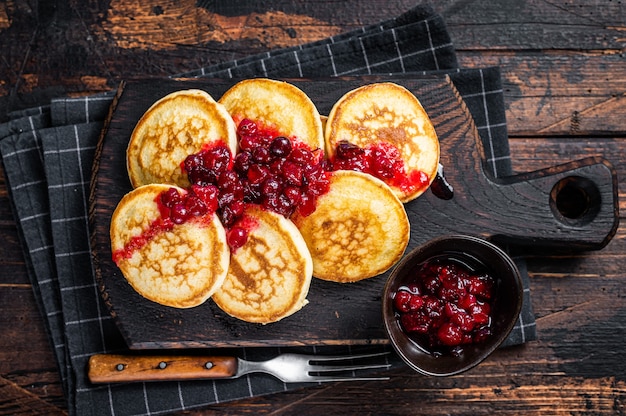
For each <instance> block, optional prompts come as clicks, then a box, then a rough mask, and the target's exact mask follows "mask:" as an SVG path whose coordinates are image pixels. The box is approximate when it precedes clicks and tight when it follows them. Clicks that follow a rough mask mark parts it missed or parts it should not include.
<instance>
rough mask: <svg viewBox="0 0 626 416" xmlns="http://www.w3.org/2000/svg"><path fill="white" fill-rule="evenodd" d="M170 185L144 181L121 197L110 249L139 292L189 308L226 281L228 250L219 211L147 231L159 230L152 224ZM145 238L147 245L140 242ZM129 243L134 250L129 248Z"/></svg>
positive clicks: (155, 299) (180, 189) (155, 300)
mask: <svg viewBox="0 0 626 416" xmlns="http://www.w3.org/2000/svg"><path fill="white" fill-rule="evenodd" d="M171 187H172V186H171V185H162V184H152V185H144V186H141V187H139V188H136V189H134V190H133V191H131V192H129V193H128V194H126V195H125V196H124V197H123V198H122V200H121V201H120V202H119V204H118V205H117V207H116V209H115V211H114V213H113V217H112V218H111V228H110V234H111V250H112V252H113V253H114V258H115V259H116V262H117V265H118V267H119V268H120V270H121V271H122V274H123V275H124V277H125V278H126V280H127V281H128V283H129V284H130V285H131V286H132V287H133V288H134V289H135V290H136V291H137V292H138V293H139V294H140V295H142V296H143V297H145V298H147V299H149V300H151V301H153V302H157V303H160V304H162V305H165V306H171V307H174V308H190V307H193V306H197V305H200V304H201V303H203V302H204V301H206V300H207V299H208V298H209V297H210V296H211V295H212V294H213V292H214V291H215V290H216V289H217V288H219V287H220V286H221V285H222V282H223V281H224V279H225V277H226V272H227V271H228V263H229V256H230V251H229V249H228V245H227V244H226V232H225V230H224V227H223V226H222V224H221V223H220V221H219V219H218V218H217V216H216V215H215V214H208V215H207V216H206V217H204V218H200V219H198V220H195V219H194V220H190V221H187V222H184V223H182V224H180V225H174V226H173V227H172V228H171V229H170V230H165V229H161V230H160V231H156V232H155V233H154V234H155V235H154V236H152V237H151V236H150V235H149V234H150V232H151V231H155V230H157V228H156V227H155V226H154V224H155V221H157V220H158V219H159V218H160V213H159V206H158V205H157V203H156V202H155V198H157V196H158V195H159V194H160V193H161V192H162V191H165V190H167V189H169V188H171ZM178 191H179V193H181V194H182V193H184V192H185V191H184V190H183V189H182V188H178ZM141 239H144V240H145V243H141V242H140V243H137V241H138V240H139V241H140V240H141ZM133 240H134V241H133ZM131 244H135V248H129V245H131ZM124 250H125V251H124ZM121 251H124V252H123V254H121V255H120V252H121ZM124 254H126V255H124Z"/></svg>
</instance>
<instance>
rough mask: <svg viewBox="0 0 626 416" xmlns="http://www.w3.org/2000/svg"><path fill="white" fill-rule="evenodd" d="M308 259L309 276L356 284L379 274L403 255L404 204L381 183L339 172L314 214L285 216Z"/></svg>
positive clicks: (405, 235) (405, 237) (406, 228)
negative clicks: (303, 244)
mask: <svg viewBox="0 0 626 416" xmlns="http://www.w3.org/2000/svg"><path fill="white" fill-rule="evenodd" d="M291 219H292V220H293V221H294V223H295V224H296V226H297V227H298V229H299V230H300V232H301V233H302V236H303V237H304V240H305V241H306V243H307V246H308V248H309V251H310V252H311V256H312V258H313V275H314V276H315V277H317V278H319V279H323V280H330V281H334V282H341V283H347V282H356V281H358V280H362V279H366V278H369V277H373V276H376V275H378V274H380V273H383V272H385V271H386V270H388V269H389V268H390V267H391V266H393V265H394V264H395V263H396V262H397V261H398V260H399V259H400V258H401V257H402V254H403V253H404V250H405V249H406V247H407V244H408V242H409V233H410V226H409V220H408V217H407V215H406V211H405V210H404V206H403V205H402V203H401V202H400V200H399V199H398V198H397V197H396V195H395V194H394V193H393V192H392V190H391V189H390V188H389V187H388V186H387V185H386V184H385V183H384V182H382V181H381V180H379V179H376V178H375V177H373V176H371V175H369V174H366V173H362V172H356V171H347V170H339V171H336V172H334V173H333V175H332V176H331V179H330V190H329V191H328V193H326V194H323V195H321V196H320V197H319V199H318V200H317V207H316V209H315V211H314V212H313V213H312V214H310V215H308V216H302V215H300V213H299V212H298V211H296V213H295V214H294V215H293V216H292V217H291Z"/></svg>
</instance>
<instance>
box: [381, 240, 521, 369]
mask: <svg viewBox="0 0 626 416" xmlns="http://www.w3.org/2000/svg"><path fill="white" fill-rule="evenodd" d="M440 256H443V258H453V259H456V260H458V261H460V262H462V263H466V264H471V265H478V267H484V268H485V269H486V271H487V272H488V273H489V274H490V275H491V276H492V277H493V278H494V279H495V281H496V285H495V296H494V297H493V298H492V306H491V317H492V318H491V319H492V334H491V335H489V336H488V337H487V339H486V340H484V341H483V342H481V343H476V344H467V345H464V346H463V347H462V352H461V353H460V354H433V353H432V352H430V351H429V350H428V349H427V347H425V346H422V345H420V344H418V343H417V342H416V341H414V340H413V339H411V338H409V337H408V336H407V334H405V332H404V331H403V330H402V328H401V325H400V322H399V320H398V317H397V313H396V312H395V310H394V305H393V304H394V301H393V300H394V296H395V293H396V292H397V291H398V288H400V287H401V286H402V285H404V284H406V283H407V281H408V280H410V279H411V277H412V275H413V274H415V271H416V267H418V266H419V265H420V264H422V263H424V262H426V261H427V260H429V259H432V258H434V257H440ZM522 298H523V287H522V282H521V278H520V274H519V271H518V269H517V267H516V266H515V263H514V262H513V260H511V258H510V257H509V256H508V255H507V254H506V253H505V252H504V251H502V250H501V249H500V248H498V247H497V246H495V245H493V244H491V243H489V242H487V241H485V240H483V239H480V238H477V237H472V236H466V235H452V236H444V237H440V238H436V239H433V240H431V241H429V242H427V243H425V244H423V245H422V246H419V247H417V248H415V249H413V250H412V251H411V252H409V253H408V254H407V255H406V256H405V257H404V258H403V259H402V260H401V261H400V262H399V263H398V264H397V265H396V267H395V268H394V270H393V271H392V272H391V274H390V276H389V278H388V280H387V283H386V285H385V289H384V292H383V306H382V307H383V320H384V324H385V329H386V331H387V335H388V337H389V339H390V341H391V344H392V345H393V348H394V349H395V351H396V352H397V353H398V355H399V356H400V357H401V358H402V360H403V361H404V362H405V363H406V364H407V365H408V366H409V367H411V368H412V369H413V370H415V371H418V372H420V373H422V374H425V375H432V376H449V375H454V374H458V373H461V372H463V371H466V370H469V369H470V368H472V367H474V366H476V365H477V364H479V363H480V362H481V361H483V360H484V359H485V358H486V357H487V356H489V355H490V354H491V353H492V352H493V351H494V350H495V349H496V348H498V346H499V345H500V344H502V342H503V341H504V340H506V338H507V336H508V335H509V333H510V332H511V330H512V329H513V327H514V326H515V323H516V322H517V319H518V317H519V314H520V310H521V307H522Z"/></svg>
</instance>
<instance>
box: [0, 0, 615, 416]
mask: <svg viewBox="0 0 626 416" xmlns="http://www.w3.org/2000/svg"><path fill="white" fill-rule="evenodd" d="M266 3H269V2H262V1H255V0H247V1H239V2H213V1H191V0H184V1H173V0H161V1H156V0H144V1H141V2H140V1H125V2H122V1H116V0H112V1H99V2H93V1H92V2H81V1H67V0H65V1H64V0H56V1H54V0H39V1H36V0H30V1H27V0H13V1H6V2H1V3H0V50H1V51H2V53H1V56H2V59H0V117H1V118H2V120H0V121H3V120H4V118H5V114H6V111H8V110H13V109H17V108H24V107H28V106H31V105H35V104H38V103H40V102H42V101H45V100H46V99H49V98H51V97H56V96H60V95H67V94H70V95H82V94H90V93H94V92H98V91H105V90H110V89H111V88H114V87H115V86H116V85H117V83H118V81H119V80H121V79H123V78H125V77H131V76H136V75H146V74H148V75H153V76H164V75H169V74H172V73H179V72H183V71H185V70H189V69H193V68H197V67H200V66H202V65H207V64H210V63H216V62H219V61H226V60H230V59H233V58H238V57H242V56H245V55H248V54H251V53H256V52H260V51H265V50H268V49H272V48H278V47H285V46H290V45H296V44H300V43H305V42H309V41H313V40H316V39H320V38H323V37H326V36H328V35H332V34H336V33H339V32H342V31H345V30H348V29H351V28H354V27H357V26H361V25H364V24H370V23H374V22H377V21H379V20H381V19H386V18H390V17H393V16H396V15H398V14H400V13H402V12H404V11H406V10H408V9H409V8H411V7H413V6H414V5H415V3H414V2H413V1H408V0H395V1H382V0H377V1H368V2H359V1H357V0H349V1H339V0H332V1H308V2H299V1H294V0H289V1H288V0H280V1H275V2H272V5H267V4H266ZM226 4H227V5H226ZM233 5H236V7H235V6H233ZM433 7H434V8H435V10H436V11H437V12H439V13H441V14H442V15H443V16H444V18H445V20H446V22H447V25H448V28H449V31H450V34H451V36H452V38H453V42H454V44H455V46H456V48H457V51H458V57H459V61H460V64H461V66H464V67H485V66H491V65H497V66H499V67H501V69H502V74H503V83H504V90H505V91H504V94H505V100H506V110H507V119H508V124H509V126H508V129H509V133H510V136H511V139H510V147H511V154H512V159H513V168H514V170H515V171H517V172H527V171H532V170H535V169H541V168H545V167H549V166H553V165H556V164H559V163H563V162H568V161H571V160H575V159H580V158H583V157H587V156H602V157H604V158H606V159H608V160H610V161H612V162H613V164H614V165H615V168H616V169H617V172H618V176H619V177H620V178H622V177H625V176H626V164H625V163H624V161H625V159H626V5H625V4H623V2H622V1H618V0H573V1H572V0H567V1H566V0H554V1H550V2H543V1H511V0H491V1H487V0H484V1H483V0H478V1H472V2H467V1H459V0H441V1H437V2H435V4H434V5H433ZM179 12H180V13H179ZM176 14H180V15H183V16H185V18H182V19H173V18H172V16H174V15H176ZM0 172H1V170H0ZM619 197H620V200H619V202H620V208H621V211H622V212H623V211H625V208H626V182H624V181H622V182H620V184H619ZM0 241H2V244H1V245H0V308H1V309H0V414H6V415H9V414H12V415H14V414H45V415H51V414H62V413H64V412H65V411H66V410H65V409H66V404H65V401H64V398H63V394H62V391H61V384H60V381H59V375H58V373H57V370H56V365H55V362H54V356H53V353H52V348H51V346H50V344H49V341H48V339H47V336H46V334H45V331H44V325H43V321H42V319H41V317H40V316H39V312H38V310H37V306H36V303H35V300H34V297H33V294H32V289H31V286H30V284H29V280H28V276H27V274H26V267H25V264H24V257H23V255H22V251H21V247H20V243H19V241H18V236H17V231H16V226H15V221H14V220H13V216H12V214H11V210H10V204H9V200H8V196H7V189H6V184H5V180H4V175H2V173H0ZM528 269H529V274H530V278H531V291H532V300H533V307H534V310H535V314H536V317H537V331H538V337H539V339H538V340H537V341H533V342H530V343H527V344H526V345H524V346H521V347H514V348H510V349H505V350H501V351H498V352H496V353H495V354H494V355H493V356H491V357H490V358H489V359H488V360H487V361H486V362H484V363H483V364H482V365H480V366H479V367H477V368H475V369H473V370H471V371H469V372H467V373H465V374H463V375H460V376H455V377H450V378H444V379H433V378H427V377H423V376H419V375H417V374H415V373H412V372H411V371H409V370H408V369H407V370H398V371H396V372H395V373H393V374H392V377H391V379H390V380H389V381H386V382H370V383H361V382H356V383H344V384H338V385H334V384H333V385H323V386H320V387H315V388H309V389H305V390H299V391H293V392H287V393H281V394H274V395H270V396H266V397H258V398H253V399H249V400H245V401H239V402H234V403H227V404H223V405H219V406H214V407H211V408H210V409H208V410H205V411H197V412H190V413H192V414H203V413H211V412H215V413H219V412H222V413H227V412H232V413H237V414H245V413H254V414H301V415H314V414H315V415H317V414H327V415H331V414H355V413H357V412H358V413H359V414H416V413H426V414H447V415H450V414H492V413H498V414H502V413H509V414H520V413H525V414H542V415H543V414H567V415H571V414H624V413H626V360H624V357H623V355H624V354H623V348H624V339H626V337H625V336H624V333H625V331H626V289H625V286H624V284H625V283H626V231H625V228H624V226H621V227H620V228H619V229H618V231H617V234H616V236H615V237H614V238H613V240H612V241H611V243H610V244H608V246H607V247H605V248H604V249H602V250H601V251H593V252H584V253H578V254H573V255H567V254H560V255H551V254H550V253H547V254H546V255H533V256H530V257H529V258H528Z"/></svg>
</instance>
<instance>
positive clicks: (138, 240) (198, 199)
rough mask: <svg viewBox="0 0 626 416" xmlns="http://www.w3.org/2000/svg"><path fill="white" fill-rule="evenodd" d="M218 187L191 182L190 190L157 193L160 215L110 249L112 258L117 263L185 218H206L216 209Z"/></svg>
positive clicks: (185, 220) (200, 220) (171, 190)
mask: <svg viewBox="0 0 626 416" xmlns="http://www.w3.org/2000/svg"><path fill="white" fill-rule="evenodd" d="M217 193H218V192H217V188H216V187H215V186H206V187H200V186H197V185H192V186H191V188H190V189H189V190H187V191H186V192H184V193H182V194H181V193H179V192H178V190H177V189H176V188H169V189H167V190H166V191H163V192H161V193H159V194H158V195H157V196H156V198H155V202H156V204H157V206H158V208H159V214H160V215H159V217H158V218H157V219H155V220H154V221H152V223H151V224H150V226H149V227H148V228H147V229H145V230H144V231H143V232H142V233H141V234H139V235H137V236H134V237H132V238H131V239H130V241H129V242H128V243H126V245H125V246H124V248H123V249H120V250H116V251H115V252H114V253H113V261H114V262H115V263H116V264H117V263H118V262H119V261H120V260H122V259H129V258H131V257H132V255H133V253H134V252H135V251H136V250H139V249H140V248H142V247H143V246H145V245H146V244H148V243H149V242H150V240H151V239H153V238H154V237H155V236H157V235H158V234H160V233H162V232H166V231H169V230H171V229H172V228H173V227H174V225H175V224H182V223H185V222H187V221H197V222H198V223H200V224H202V221H204V220H207V219H209V218H211V217H208V215H212V214H213V213H215V210H216V209H217V198H216V197H217Z"/></svg>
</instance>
